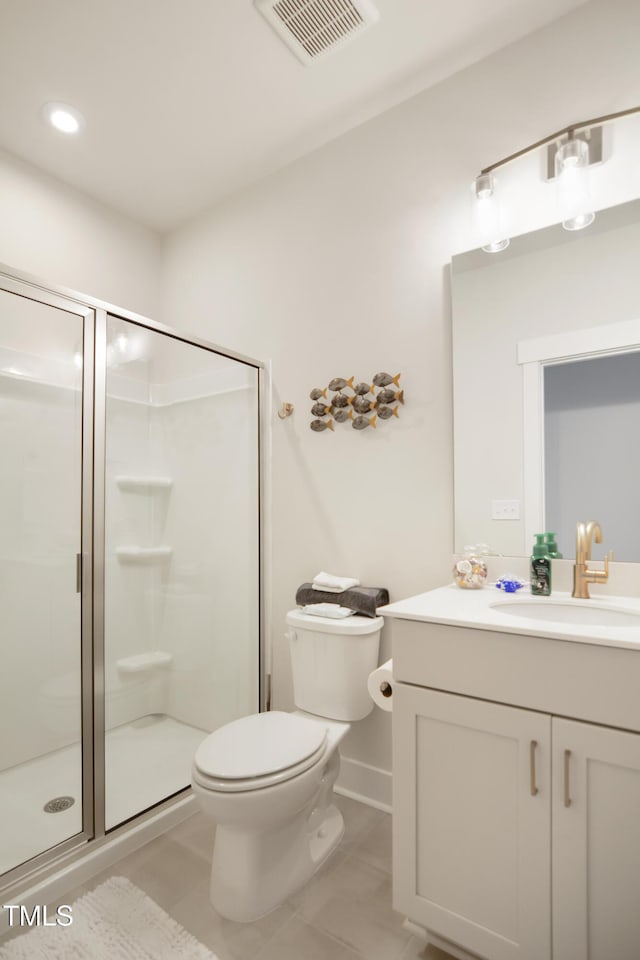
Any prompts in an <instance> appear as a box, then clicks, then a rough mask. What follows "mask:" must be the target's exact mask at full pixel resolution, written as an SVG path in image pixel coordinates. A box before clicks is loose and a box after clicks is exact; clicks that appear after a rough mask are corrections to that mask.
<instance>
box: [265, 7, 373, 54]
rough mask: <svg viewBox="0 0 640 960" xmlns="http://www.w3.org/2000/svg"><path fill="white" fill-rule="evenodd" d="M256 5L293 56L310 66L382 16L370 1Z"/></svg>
mask: <svg viewBox="0 0 640 960" xmlns="http://www.w3.org/2000/svg"><path fill="white" fill-rule="evenodd" d="M253 2H254V6H256V7H257V8H258V10H259V11H260V13H261V14H262V16H263V17H265V19H266V20H267V21H268V22H269V23H270V24H271V26H272V27H273V29H274V30H275V31H276V33H277V34H278V36H280V37H281V38H282V40H284V42H285V43H286V45H287V46H288V47H289V49H290V50H291V51H292V53H295V55H296V57H298V59H299V60H301V61H302V63H304V64H305V65H307V66H308V65H309V64H311V63H315V62H316V61H317V60H320V59H321V57H324V56H326V54H328V53H331V52H332V51H333V50H336V49H337V48H338V47H341V46H343V45H344V44H345V43H347V42H348V41H349V40H352V39H354V38H355V37H356V36H358V34H360V33H362V31H363V30H366V29H367V27H370V26H372V25H373V24H374V23H375V22H376V20H377V19H378V17H379V13H378V11H377V10H376V8H375V7H374V6H373V4H372V3H371V2H370V0H253Z"/></svg>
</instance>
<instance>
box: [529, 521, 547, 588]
mask: <svg viewBox="0 0 640 960" xmlns="http://www.w3.org/2000/svg"><path fill="white" fill-rule="evenodd" d="M544 538H545V534H544V533H536V542H535V543H534V545H533V553H532V555H531V593H533V594H535V595H536V596H537V597H548V596H549V594H550V593H551V559H550V557H549V555H548V553H547V550H548V549H549V544H547V543H545V542H544Z"/></svg>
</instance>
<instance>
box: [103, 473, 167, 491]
mask: <svg viewBox="0 0 640 960" xmlns="http://www.w3.org/2000/svg"><path fill="white" fill-rule="evenodd" d="M116 483H117V484H118V486H119V487H120V489H121V490H132V491H135V492H142V493H144V492H146V491H149V493H152V492H153V491H154V490H158V491H161V490H170V489H171V487H172V486H173V480H172V479H171V477H129V476H119V477H116Z"/></svg>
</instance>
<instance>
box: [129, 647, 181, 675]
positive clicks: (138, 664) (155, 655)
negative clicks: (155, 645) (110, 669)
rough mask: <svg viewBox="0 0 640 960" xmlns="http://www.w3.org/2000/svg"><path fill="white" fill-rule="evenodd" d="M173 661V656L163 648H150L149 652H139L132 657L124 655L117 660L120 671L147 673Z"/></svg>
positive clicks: (166, 665)
mask: <svg viewBox="0 0 640 960" xmlns="http://www.w3.org/2000/svg"><path fill="white" fill-rule="evenodd" d="M171 663H173V656H172V655H171V654H170V653H165V652H164V651H163V650H150V651H149V652H148V653H138V654H135V655H134V656H132V657H122V658H121V659H120V660H116V667H117V668H118V671H119V672H120V673H145V672H147V671H150V670H157V669H160V668H163V667H168V666H169V665H170V664H171Z"/></svg>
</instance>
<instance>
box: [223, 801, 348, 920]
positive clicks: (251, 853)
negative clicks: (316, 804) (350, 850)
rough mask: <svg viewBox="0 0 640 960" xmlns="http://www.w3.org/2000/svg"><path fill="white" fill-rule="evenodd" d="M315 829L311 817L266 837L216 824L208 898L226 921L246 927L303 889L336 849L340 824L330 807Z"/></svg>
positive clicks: (340, 832) (335, 808)
mask: <svg viewBox="0 0 640 960" xmlns="http://www.w3.org/2000/svg"><path fill="white" fill-rule="evenodd" d="M324 813H325V815H324V817H323V818H322V820H321V821H320V822H319V823H316V824H315V826H314V827H313V828H311V827H310V820H311V819H312V817H313V815H312V817H308V818H303V820H302V823H300V822H294V823H292V824H288V825H287V827H285V828H284V829H280V830H276V831H272V832H269V833H267V834H258V833H247V832H243V833H242V834H238V832H237V831H235V830H233V829H232V828H229V827H225V826H222V825H218V827H217V829H216V837H215V842H214V850H213V864H212V868H211V883H210V887H209V897H210V900H211V904H212V906H213V908H214V909H215V910H216V912H217V913H219V914H220V915H221V916H223V917H226V919H227V920H235V921H236V922H238V923H250V922H252V921H253V920H258V919H260V917H263V916H265V915H266V914H267V913H271V911H272V910H275V909H276V908H277V907H279V906H281V904H283V903H284V901H285V900H286V899H287V897H290V896H292V894H294V893H296V892H297V891H298V890H301V889H302V887H304V886H305V884H306V883H308V882H309V880H310V879H311V877H312V876H313V875H314V874H315V873H316V871H317V870H319V869H320V867H321V866H322V865H323V863H325V861H326V860H327V859H328V858H329V856H330V855H331V854H332V853H333V851H334V850H335V849H336V847H337V846H338V844H339V843H340V841H341V840H342V837H343V835H344V820H343V818H342V814H341V813H340V811H339V810H338V808H337V807H336V806H334V805H333V804H331V805H330V806H329V807H327V808H326V810H325V812H324Z"/></svg>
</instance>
